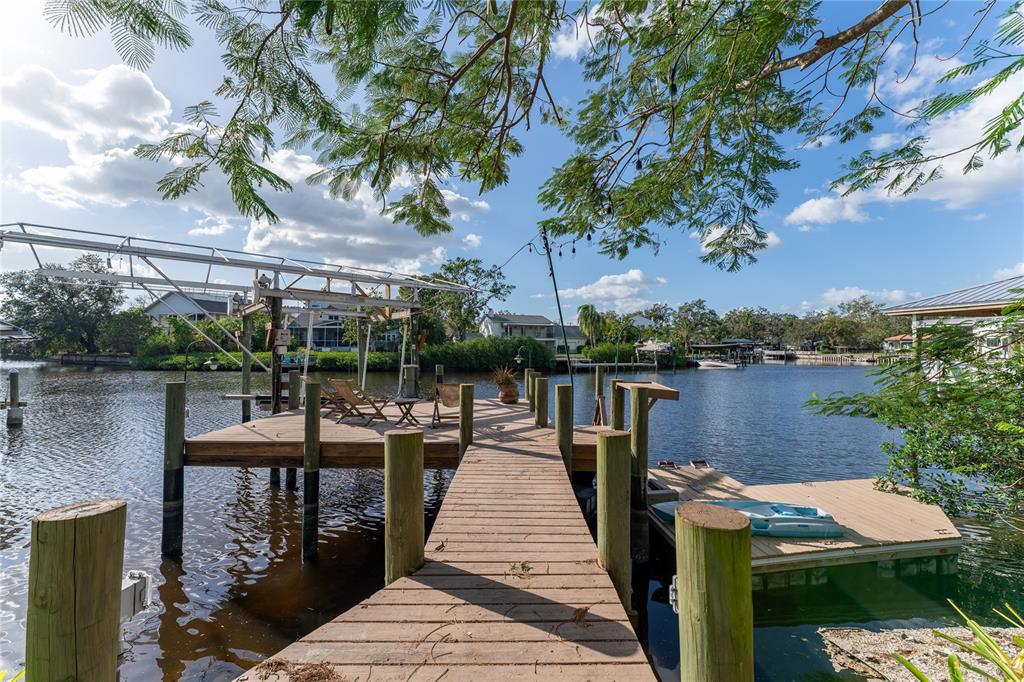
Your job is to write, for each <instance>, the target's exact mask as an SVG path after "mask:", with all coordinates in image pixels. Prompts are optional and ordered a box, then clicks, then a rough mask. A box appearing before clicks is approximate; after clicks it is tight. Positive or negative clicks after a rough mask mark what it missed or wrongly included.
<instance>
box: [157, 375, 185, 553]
mask: <svg viewBox="0 0 1024 682" xmlns="http://www.w3.org/2000/svg"><path fill="white" fill-rule="evenodd" d="M184 523H185V382H184V381H168V382H167V388H166V394H165V398H164V508H163V528H162V533H161V539H160V551H161V553H162V554H163V555H164V556H165V557H169V558H172V559H180V558H181V544H182V533H183V530H184Z"/></svg>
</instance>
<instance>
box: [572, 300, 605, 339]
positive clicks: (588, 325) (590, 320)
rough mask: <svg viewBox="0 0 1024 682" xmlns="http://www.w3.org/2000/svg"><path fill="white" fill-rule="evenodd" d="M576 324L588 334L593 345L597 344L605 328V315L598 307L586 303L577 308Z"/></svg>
mask: <svg viewBox="0 0 1024 682" xmlns="http://www.w3.org/2000/svg"><path fill="white" fill-rule="evenodd" d="M576 324H578V325H579V326H580V330H581V331H582V332H583V333H584V334H586V335H587V339H589V340H590V345H591V346H596V345H597V341H598V339H599V338H600V336H601V332H602V331H603V330H604V316H603V315H601V313H599V312H598V311H597V308H595V307H594V306H592V305H591V304H589V303H585V304H583V305H581V306H580V307H579V308H577V309H576Z"/></svg>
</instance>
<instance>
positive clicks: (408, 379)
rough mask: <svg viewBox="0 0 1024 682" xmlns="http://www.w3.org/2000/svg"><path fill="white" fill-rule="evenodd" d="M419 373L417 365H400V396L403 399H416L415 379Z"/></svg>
mask: <svg viewBox="0 0 1024 682" xmlns="http://www.w3.org/2000/svg"><path fill="white" fill-rule="evenodd" d="M419 372H420V366H419V365H402V395H403V396H404V397H406V398H414V397H416V394H417V390H416V379H417V378H418V375H419Z"/></svg>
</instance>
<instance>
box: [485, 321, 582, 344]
mask: <svg viewBox="0 0 1024 682" xmlns="http://www.w3.org/2000/svg"><path fill="white" fill-rule="evenodd" d="M480 334H481V335H483V336H484V337H489V336H507V337H524V338H525V337H529V338H531V339H536V340H537V341H540V342H541V343H543V344H544V345H546V346H548V347H549V348H551V350H552V351H554V352H558V351H560V350H563V348H562V347H563V346H564V345H565V344H564V340H563V337H562V327H561V325H559V324H557V323H555V322H552V321H551V320H549V319H548V318H546V317H544V316H543V315H515V314H512V313H492V314H490V315H485V316H484V318H483V319H482V320H481V321H480ZM565 339H567V340H568V345H569V352H570V353H575V352H576V350H577V349H578V348H579V347H580V346H582V345H583V344H585V343H586V342H587V337H586V336H585V335H584V334H583V332H582V331H581V330H580V328H579V327H578V326H576V325H565Z"/></svg>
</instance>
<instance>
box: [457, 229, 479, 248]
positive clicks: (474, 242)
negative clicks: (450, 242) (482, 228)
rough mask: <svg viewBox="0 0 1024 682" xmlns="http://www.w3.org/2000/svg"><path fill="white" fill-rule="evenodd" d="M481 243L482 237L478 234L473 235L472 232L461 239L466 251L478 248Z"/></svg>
mask: <svg viewBox="0 0 1024 682" xmlns="http://www.w3.org/2000/svg"><path fill="white" fill-rule="evenodd" d="M481 242H483V237H481V236H480V235H478V234H473V233H472V232H470V233H469V234H467V235H466V236H465V237H463V238H462V245H463V246H464V247H466V248H467V249H477V248H480V244H481Z"/></svg>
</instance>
